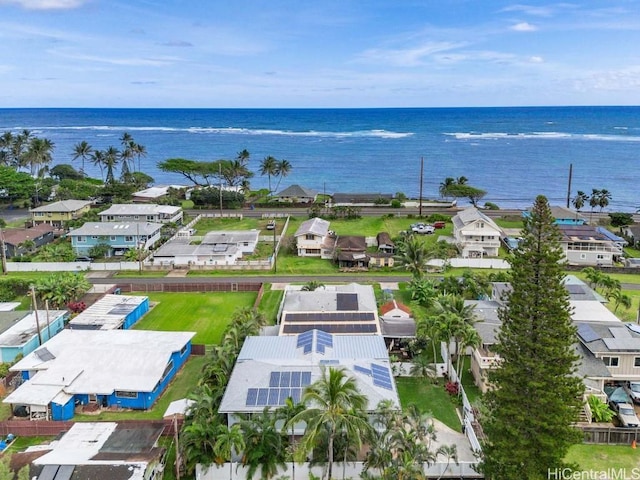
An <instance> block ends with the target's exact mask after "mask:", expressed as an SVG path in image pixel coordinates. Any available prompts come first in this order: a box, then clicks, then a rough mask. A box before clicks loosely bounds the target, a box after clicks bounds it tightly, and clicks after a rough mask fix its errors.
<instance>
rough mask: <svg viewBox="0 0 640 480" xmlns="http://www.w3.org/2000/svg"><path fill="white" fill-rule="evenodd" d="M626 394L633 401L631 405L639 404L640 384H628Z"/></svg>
mask: <svg viewBox="0 0 640 480" xmlns="http://www.w3.org/2000/svg"><path fill="white" fill-rule="evenodd" d="M627 393H628V394H629V396H630V397H631V400H633V403H640V382H629V386H628V387H627Z"/></svg>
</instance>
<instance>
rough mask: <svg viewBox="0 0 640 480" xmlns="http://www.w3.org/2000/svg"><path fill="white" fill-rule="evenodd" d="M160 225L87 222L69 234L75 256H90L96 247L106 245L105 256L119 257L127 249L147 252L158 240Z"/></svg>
mask: <svg viewBox="0 0 640 480" xmlns="http://www.w3.org/2000/svg"><path fill="white" fill-rule="evenodd" d="M161 229H162V224H160V223H150V222H127V223H115V222H87V223H85V224H84V225H83V226H82V227H80V228H77V229H75V230H71V231H70V232H69V234H68V235H69V237H70V238H71V246H72V248H73V251H74V252H75V254H76V255H79V256H85V255H90V253H89V252H90V250H91V249H92V248H93V247H95V246H97V245H107V246H108V247H109V251H108V252H107V254H106V255H105V256H107V257H111V256H114V255H115V256H119V255H124V253H125V252H126V251H127V250H129V249H132V248H133V249H141V250H149V249H150V248H152V247H153V246H155V244H156V243H157V242H158V241H159V240H160V230H161Z"/></svg>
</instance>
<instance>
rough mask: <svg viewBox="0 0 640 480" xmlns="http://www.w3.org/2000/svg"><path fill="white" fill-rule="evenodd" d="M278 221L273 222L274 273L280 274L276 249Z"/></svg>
mask: <svg viewBox="0 0 640 480" xmlns="http://www.w3.org/2000/svg"><path fill="white" fill-rule="evenodd" d="M276 227H277V224H276V221H275V220H274V221H273V273H278V251H277V249H276Z"/></svg>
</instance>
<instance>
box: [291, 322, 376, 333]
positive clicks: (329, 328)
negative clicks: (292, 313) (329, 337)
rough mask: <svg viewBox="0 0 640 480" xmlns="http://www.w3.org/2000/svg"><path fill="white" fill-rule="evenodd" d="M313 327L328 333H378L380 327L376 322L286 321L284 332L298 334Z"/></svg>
mask: <svg viewBox="0 0 640 480" xmlns="http://www.w3.org/2000/svg"><path fill="white" fill-rule="evenodd" d="M312 329H317V330H323V331H325V332H327V333H376V332H377V331H378V328H377V326H376V324H375V323H351V324H349V323H346V324H345V323H334V324H331V323H318V324H302V325H300V324H297V325H296V324H291V323H285V325H284V327H283V328H282V332H283V333H287V334H296V333H302V332H307V331H310V330H312Z"/></svg>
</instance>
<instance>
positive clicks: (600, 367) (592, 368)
mask: <svg viewBox="0 0 640 480" xmlns="http://www.w3.org/2000/svg"><path fill="white" fill-rule="evenodd" d="M573 348H574V349H575V352H576V353H577V354H578V355H579V356H580V361H579V362H578V370H577V372H576V375H578V376H579V377H590V378H609V377H611V372H610V371H609V369H608V368H607V367H606V366H605V364H604V362H603V361H602V360H601V359H600V358H596V357H594V356H593V354H592V353H591V352H590V351H589V349H587V348H586V347H585V346H584V345H582V344H581V343H579V342H577V343H574V344H573Z"/></svg>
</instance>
